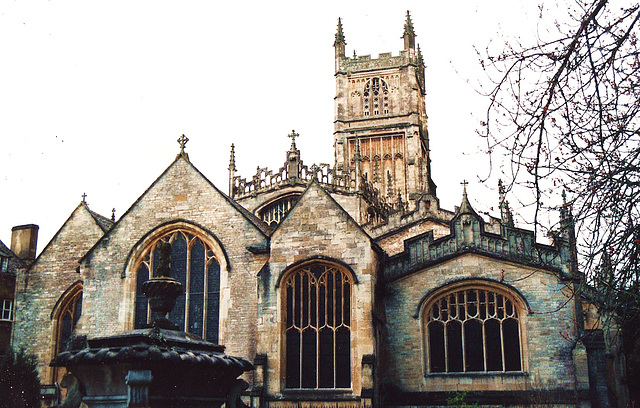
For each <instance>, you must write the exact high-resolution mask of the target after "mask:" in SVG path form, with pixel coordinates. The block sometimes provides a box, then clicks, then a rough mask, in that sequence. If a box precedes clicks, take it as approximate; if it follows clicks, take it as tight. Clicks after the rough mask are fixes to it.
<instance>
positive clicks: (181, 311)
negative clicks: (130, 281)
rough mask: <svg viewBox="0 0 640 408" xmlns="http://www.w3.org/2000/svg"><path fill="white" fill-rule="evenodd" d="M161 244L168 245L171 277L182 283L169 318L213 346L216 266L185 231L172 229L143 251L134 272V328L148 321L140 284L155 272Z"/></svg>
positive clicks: (217, 298) (201, 242) (201, 243)
mask: <svg viewBox="0 0 640 408" xmlns="http://www.w3.org/2000/svg"><path fill="white" fill-rule="evenodd" d="M161 241H162V242H168V243H170V244H171V277H173V278H175V279H176V280H178V281H180V282H181V283H182V285H183V291H184V292H183V294H182V295H180V296H179V297H178V299H177V301H176V305H175V307H174V308H173V311H172V312H171V314H170V316H169V318H170V319H171V321H172V322H173V323H175V324H177V325H178V327H180V328H181V330H184V331H187V332H189V333H193V334H195V335H198V336H200V337H202V338H204V339H205V340H207V341H210V342H213V343H217V342H218V320H219V311H220V264H219V263H218V261H217V260H216V258H215V257H214V255H213V249H212V248H211V246H210V245H208V244H207V243H206V242H205V241H204V240H202V239H201V238H200V237H197V236H195V235H194V234H192V233H190V232H188V231H185V230H173V231H172V232H170V233H168V234H166V235H164V236H162V237H161V238H160V239H158V240H156V241H154V243H153V244H151V246H150V247H149V248H147V249H146V250H145V252H143V255H142V261H141V262H140V263H139V265H138V267H137V270H136V272H137V275H136V306H135V327H136V328H141V327H144V326H145V325H146V324H147V322H148V321H149V317H150V316H149V314H150V311H149V302H148V299H147V297H146V296H144V294H142V284H143V283H144V282H145V281H147V280H148V279H149V278H150V277H153V275H154V274H155V273H156V270H157V267H158V265H157V264H156V261H155V260H156V259H157V258H158V250H157V245H158V243H159V242H161ZM150 271H153V272H152V273H150Z"/></svg>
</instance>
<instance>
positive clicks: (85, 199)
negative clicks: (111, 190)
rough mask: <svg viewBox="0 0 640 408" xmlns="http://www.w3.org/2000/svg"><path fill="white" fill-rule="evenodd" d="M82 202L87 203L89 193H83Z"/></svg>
mask: <svg viewBox="0 0 640 408" xmlns="http://www.w3.org/2000/svg"><path fill="white" fill-rule="evenodd" d="M82 202H83V203H85V204H86V203H87V193H82Z"/></svg>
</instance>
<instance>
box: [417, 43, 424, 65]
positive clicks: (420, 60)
mask: <svg viewBox="0 0 640 408" xmlns="http://www.w3.org/2000/svg"><path fill="white" fill-rule="evenodd" d="M418 64H421V65H424V58H423V57H422V51H420V44H418Z"/></svg>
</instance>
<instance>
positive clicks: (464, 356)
mask: <svg viewBox="0 0 640 408" xmlns="http://www.w3.org/2000/svg"><path fill="white" fill-rule="evenodd" d="M462 293H463V295H462V296H463V304H462V310H463V311H464V319H463V318H461V316H458V320H460V333H461V336H462V339H461V340H462V372H465V373H466V372H467V350H466V347H465V346H466V344H465V337H464V322H465V321H466V320H467V315H468V313H467V291H466V290H465V291H463V292H462ZM458 299H459V298H458V296H457V295H456V303H458V302H459V300H458ZM459 310H460V309H458V311H459Z"/></svg>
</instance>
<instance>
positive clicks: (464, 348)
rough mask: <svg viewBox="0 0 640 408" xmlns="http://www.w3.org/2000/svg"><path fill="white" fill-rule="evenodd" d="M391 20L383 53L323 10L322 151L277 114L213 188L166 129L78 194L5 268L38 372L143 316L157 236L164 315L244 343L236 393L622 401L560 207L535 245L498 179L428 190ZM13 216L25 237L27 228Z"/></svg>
mask: <svg viewBox="0 0 640 408" xmlns="http://www.w3.org/2000/svg"><path fill="white" fill-rule="evenodd" d="M401 28H402V27H399V31H400V29H401ZM402 39H403V42H404V47H403V49H402V50H400V52H399V54H398V55H392V53H381V54H379V55H378V57H377V58H372V57H371V56H370V55H360V56H358V55H354V56H346V55H345V45H346V40H345V35H344V33H343V27H342V24H341V22H340V20H338V28H337V32H336V34H335V41H334V44H333V45H334V48H335V72H334V74H335V80H336V94H335V98H334V103H335V120H334V124H335V127H334V134H333V146H334V154H335V161H334V164H333V165H328V164H319V165H315V164H314V165H307V164H304V163H303V160H302V153H301V151H300V150H299V149H298V148H297V146H296V137H297V136H298V134H297V133H296V132H295V131H292V132H291V134H289V135H288V136H289V137H290V139H291V140H290V147H289V148H288V150H286V152H284V154H283V158H284V163H283V165H282V167H281V168H279V169H277V170H275V169H274V170H270V169H266V168H258V171H257V172H256V174H254V175H252V176H249V177H243V176H242V175H239V174H237V172H236V164H235V160H236V158H235V151H234V147H233V145H232V146H231V151H230V160H229V166H228V172H229V184H228V186H224V191H223V189H222V188H221V187H222V186H215V185H213V184H212V183H211V182H210V181H209V180H208V179H207V177H206V176H205V175H204V174H202V173H201V172H200V171H199V170H198V168H197V163H192V162H191V161H190V159H189V155H188V144H187V142H188V138H187V137H186V136H184V135H183V136H182V137H180V138H179V139H178V143H179V144H178V147H179V150H178V153H177V156H176V157H175V159H174V160H173V161H170V160H171V159H170V158H168V160H167V161H168V162H169V161H170V162H169V163H168V167H167V168H166V170H165V171H164V172H163V173H162V174H160V175H159V176H158V177H157V179H156V180H155V181H154V182H153V183H152V184H151V185H150V186H149V187H148V188H147V189H146V190H145V191H144V192H142V193H141V195H140V196H139V198H138V199H137V200H136V201H135V202H134V203H133V204H132V205H131V206H130V208H129V209H128V210H127V211H126V212H125V213H124V214H123V215H122V216H121V217H120V218H119V219H115V217H105V216H102V215H100V214H97V213H95V212H93V211H91V209H90V208H89V207H88V205H87V203H86V202H85V201H84V200H83V201H82V202H81V203H80V204H79V205H78V206H77V208H76V209H75V210H74V211H73V212H72V213H71V214H70V215H69V217H68V219H67V220H66V222H65V223H64V224H63V225H62V226H61V227H60V229H59V230H58V232H57V233H56V234H55V236H54V237H53V238H52V240H51V241H50V242H49V243H48V244H46V246H45V247H44V249H43V250H42V251H41V253H40V255H39V256H38V257H37V258H35V259H34V260H33V261H31V262H30V263H29V266H28V267H24V268H19V269H18V270H17V272H16V279H15V296H14V305H15V317H14V322H13V330H12V335H11V341H12V345H13V346H14V348H16V349H17V348H25V349H27V350H28V351H30V352H32V353H34V354H35V355H36V356H37V358H38V361H39V374H40V380H41V382H42V384H43V385H44V386H45V389H46V387H47V386H50V387H51V386H53V385H55V384H56V383H58V382H59V381H60V379H61V378H62V376H63V375H64V369H63V368H60V367H51V366H50V365H49V363H50V362H51V360H52V359H53V358H54V356H56V355H57V354H58V353H60V352H61V351H63V350H64V349H65V347H67V345H68V343H69V342H70V340H71V339H73V338H74V337H76V336H87V337H88V338H89V339H91V338H95V337H100V336H109V335H113V334H117V333H122V332H126V331H130V330H133V329H136V328H140V327H143V326H144V325H145V324H147V322H148V320H149V318H150V310H149V305H148V299H147V298H146V297H145V296H144V294H143V293H142V292H141V285H142V283H143V282H145V281H146V280H148V279H149V278H150V277H153V276H154V274H156V273H157V270H158V263H159V262H158V257H159V255H158V254H159V251H158V248H159V245H167V244H168V245H170V247H171V271H172V275H173V276H174V277H175V278H176V279H178V280H179V281H180V282H182V284H183V287H184V293H183V294H182V295H181V296H180V297H179V298H178V301H177V305H176V307H175V308H174V310H173V311H172V312H171V319H172V320H173V321H174V322H176V323H177V324H178V325H179V326H180V327H181V328H182V330H184V331H186V332H189V333H192V334H194V335H197V336H200V337H202V338H203V339H206V340H207V341H210V342H213V343H218V344H221V345H223V346H224V347H225V353H227V354H228V355H231V356H238V357H241V358H244V359H246V360H248V361H250V362H252V364H253V365H254V367H255V370H253V371H251V372H249V373H248V374H246V375H245V377H244V378H245V380H246V381H247V382H248V383H249V384H250V386H249V388H248V389H247V390H246V392H245V394H246V395H245V396H244V401H245V403H246V404H247V405H250V406H252V407H255V408H258V407H264V408H297V407H300V408H302V407H308V408H316V407H318V408H319V407H325V406H329V407H335V408H358V407H362V408H370V407H409V406H425V407H427V406H434V407H435V406H443V405H449V404H450V402H451V401H452V398H455V397H458V398H459V399H464V401H465V402H466V403H469V404H471V403H477V404H478V405H480V406H505V407H507V406H508V407H516V406H517V407H523V406H533V405H535V406H549V407H577V406H580V407H588V406H592V407H601V406H602V407H604V406H616V401H617V404H619V405H617V406H624V405H622V404H623V403H624V402H623V401H624V395H625V392H624V387H623V386H622V385H621V383H620V381H617V380H616V379H618V378H620V377H621V376H622V373H623V372H624V366H623V360H622V358H621V356H620V355H619V353H618V352H617V351H616V350H617V349H616V346H615V344H614V342H613V341H612V340H611V338H610V336H609V335H608V332H607V331H606V330H604V329H603V327H602V326H601V325H599V323H598V321H597V318H594V316H593V313H588V312H589V311H590V310H591V309H590V307H589V305H588V304H587V303H586V302H585V301H584V300H583V299H582V298H581V297H580V295H579V293H580V292H579V286H580V285H581V284H582V281H581V277H580V273H579V271H578V270H577V265H576V262H575V256H576V253H575V231H574V227H573V222H572V214H571V210H570V208H569V207H568V206H564V207H563V208H562V209H561V214H560V217H561V229H560V230H559V231H557V233H556V234H555V235H554V236H553V239H552V242H550V243H549V244H541V243H539V242H538V241H537V240H536V237H535V236H534V233H533V232H532V231H528V230H524V229H520V228H518V227H517V226H516V225H515V224H514V221H513V215H512V213H511V210H510V208H509V205H508V202H507V199H506V197H505V192H504V189H502V188H501V189H500V196H499V197H496V202H497V203H498V204H499V208H500V216H499V217H495V218H494V217H487V216H481V215H479V213H478V212H476V210H475V209H474V208H473V207H472V205H471V204H470V200H469V198H468V197H467V192H466V185H465V183H463V186H462V188H461V195H460V205H459V206H457V207H455V208H453V209H444V208H441V207H440V202H439V199H438V196H437V191H436V190H437V188H436V183H435V182H434V176H437V175H432V174H431V168H430V155H431V154H432V153H433V154H437V153H438V152H432V151H431V150H430V148H429V133H428V126H427V114H426V108H425V93H426V92H425V65H424V61H423V56H422V54H421V51H420V47H419V46H418V45H417V44H416V34H415V31H414V27H413V24H412V22H411V18H410V15H409V13H407V16H406V20H405V24H404V31H403V33H402ZM330 74H331V73H329V72H328V73H327V75H330ZM327 103H330V101H327ZM283 136H284V135H283ZM327 142H329V140H327ZM20 232H21V234H23V235H22V236H21V237H18V238H19V239H16V242H17V244H20V243H22V244H23V247H25V248H27V252H28V249H29V248H30V247H32V248H33V249H34V251H32V252H35V239H33V238H34V236H33V234H37V227H36V228H31V229H29V228H26V229H20ZM12 244H13V239H12ZM12 246H13V245H12ZM12 249H13V248H12Z"/></svg>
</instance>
